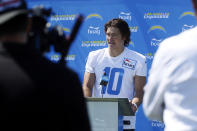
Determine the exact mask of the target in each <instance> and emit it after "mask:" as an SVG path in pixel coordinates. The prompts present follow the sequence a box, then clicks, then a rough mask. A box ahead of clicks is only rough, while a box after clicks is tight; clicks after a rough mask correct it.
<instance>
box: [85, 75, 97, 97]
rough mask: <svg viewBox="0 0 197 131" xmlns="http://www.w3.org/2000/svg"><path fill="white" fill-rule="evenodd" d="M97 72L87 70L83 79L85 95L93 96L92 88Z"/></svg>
mask: <svg viewBox="0 0 197 131" xmlns="http://www.w3.org/2000/svg"><path fill="white" fill-rule="evenodd" d="M95 79H96V77H95V74H94V73H89V72H85V75H84V81H83V94H84V96H85V97H91V96H92V88H93V86H94V83H95Z"/></svg>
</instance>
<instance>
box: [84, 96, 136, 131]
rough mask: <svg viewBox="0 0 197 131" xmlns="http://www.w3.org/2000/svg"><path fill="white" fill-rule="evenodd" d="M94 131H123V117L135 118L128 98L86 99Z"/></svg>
mask: <svg viewBox="0 0 197 131" xmlns="http://www.w3.org/2000/svg"><path fill="white" fill-rule="evenodd" d="M86 103H87V108H88V114H89V118H90V124H91V127H92V131H122V129H123V116H134V113H133V112H132V110H131V106H130V103H129V101H128V99H127V98H92V97H90V98H86Z"/></svg>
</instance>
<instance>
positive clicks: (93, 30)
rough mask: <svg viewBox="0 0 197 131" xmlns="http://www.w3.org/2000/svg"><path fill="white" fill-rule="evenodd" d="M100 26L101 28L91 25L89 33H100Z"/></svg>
mask: <svg viewBox="0 0 197 131" xmlns="http://www.w3.org/2000/svg"><path fill="white" fill-rule="evenodd" d="M99 28H100V27H93V26H89V28H88V34H96V35H100V33H101V31H100V29H99Z"/></svg>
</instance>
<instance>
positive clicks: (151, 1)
mask: <svg viewBox="0 0 197 131" xmlns="http://www.w3.org/2000/svg"><path fill="white" fill-rule="evenodd" d="M27 3H28V7H29V8H33V7H35V6H38V5H39V6H40V5H42V6H44V7H45V8H52V11H53V14H52V15H51V16H50V17H49V18H48V22H49V23H51V25H52V26H55V25H59V26H61V27H63V29H64V32H65V34H66V35H67V36H69V35H70V33H71V31H72V27H73V25H74V23H75V21H76V18H77V16H78V15H79V14H82V15H83V16H84V22H83V24H82V26H81V28H80V30H79V33H78V35H77V37H76V39H75V41H74V42H73V43H72V46H71V48H70V50H69V53H68V55H67V57H66V58H65V59H66V61H67V65H68V66H69V67H70V68H72V69H73V70H74V71H75V72H76V73H77V74H78V75H79V78H80V80H81V82H82V81H83V75H84V71H85V63H86V59H87V56H88V53H89V52H90V51H93V50H97V49H101V48H105V47H107V41H106V38H105V32H104V24H105V23H106V22H107V21H109V20H111V19H112V18H122V19H124V20H126V22H128V24H129V27H130V30H131V42H130V44H129V47H128V48H129V49H131V50H135V51H137V52H139V53H141V54H143V55H145V56H146V58H147V63H148V71H149V69H150V66H151V63H152V60H153V58H154V54H155V52H156V50H157V48H158V46H159V44H160V43H161V42H162V41H163V40H164V39H166V38H167V37H170V36H173V35H176V34H178V33H180V32H183V31H185V30H188V29H191V28H193V27H194V26H196V18H195V16H194V10H193V8H192V4H191V1H190V0H184V1H181V0H173V1H172V0H58V1H55V0H27ZM166 55H168V54H166ZM183 55H184V54H183ZM46 57H47V58H48V59H50V60H51V61H53V62H57V61H58V60H59V59H60V55H59V53H57V52H55V51H54V50H53V49H51V50H50V52H48V53H47V54H46ZM164 127H165V125H164V124H163V123H162V122H160V121H157V120H154V121H150V120H148V119H147V118H146V117H145V115H144V112H143V109H142V106H140V108H139V110H138V112H137V118H136V131H163V130H164Z"/></svg>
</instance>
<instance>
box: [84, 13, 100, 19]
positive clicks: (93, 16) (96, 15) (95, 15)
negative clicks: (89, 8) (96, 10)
mask: <svg viewBox="0 0 197 131" xmlns="http://www.w3.org/2000/svg"><path fill="white" fill-rule="evenodd" d="M91 18H96V19H100V20H103V17H102V16H101V15H99V14H90V15H88V16H87V17H86V20H88V19H91Z"/></svg>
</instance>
